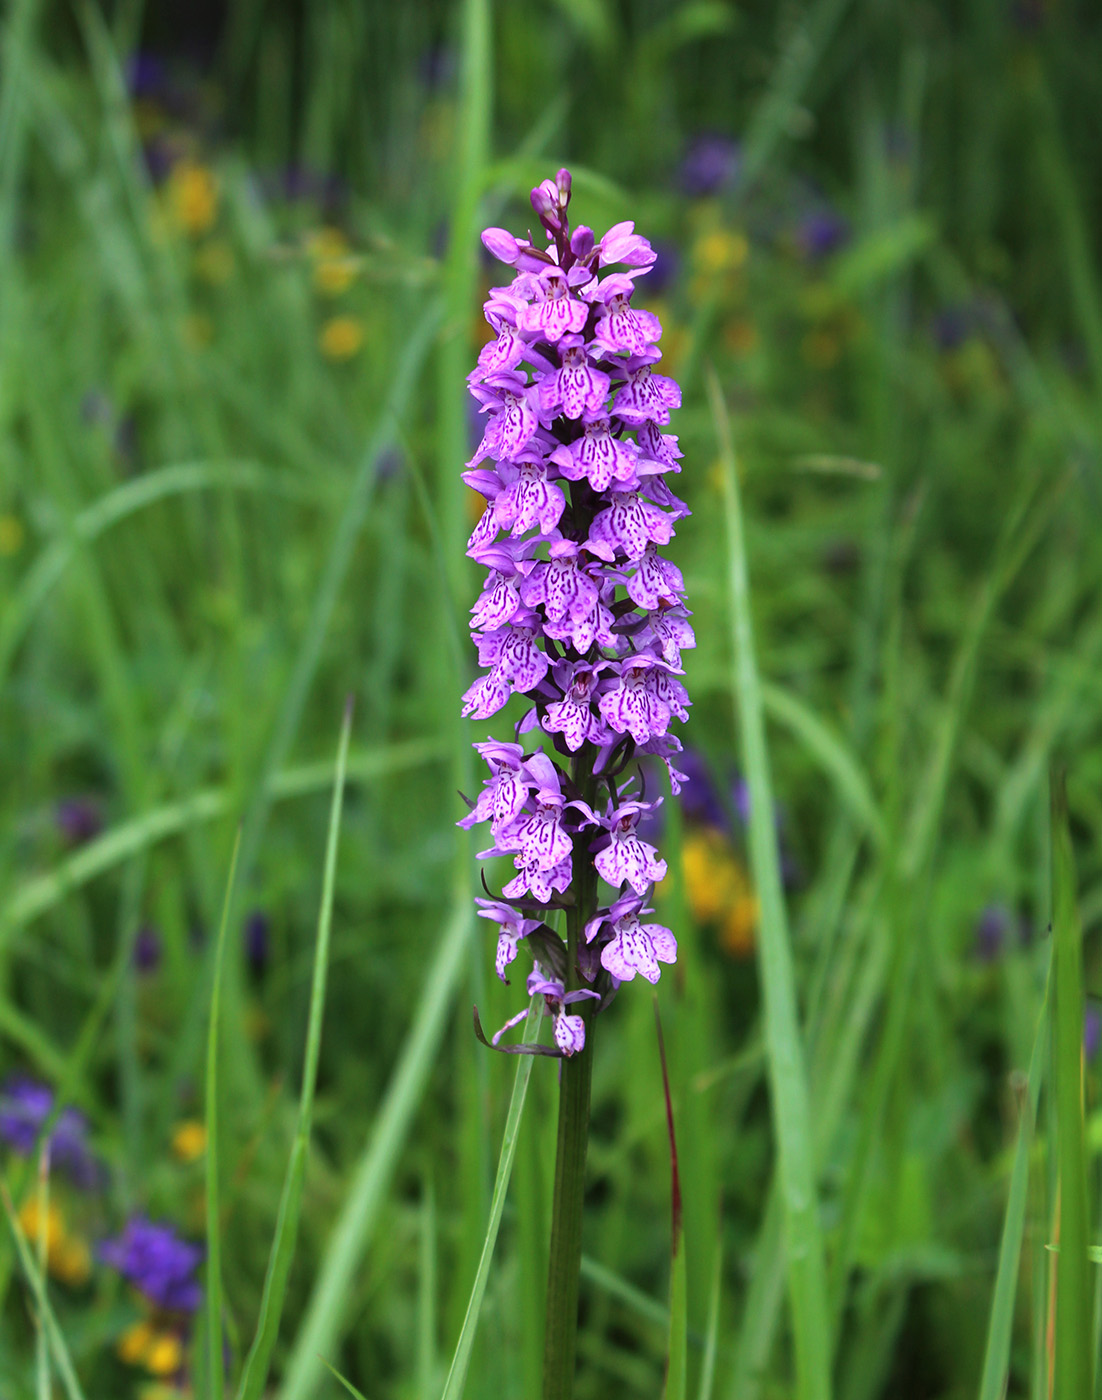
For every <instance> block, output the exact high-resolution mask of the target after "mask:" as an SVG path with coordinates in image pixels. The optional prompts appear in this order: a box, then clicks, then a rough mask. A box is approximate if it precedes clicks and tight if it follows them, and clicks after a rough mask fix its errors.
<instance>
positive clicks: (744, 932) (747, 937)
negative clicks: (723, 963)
mask: <svg viewBox="0 0 1102 1400" xmlns="http://www.w3.org/2000/svg"><path fill="white" fill-rule="evenodd" d="M757 931H758V897H757V895H756V894H754V892H753V891H752V890H751V889H750V886H749V882H747V884H746V889H745V891H744V893H742V894H740V895H738V896H737V897H736V898H735V900H734V902H733V903H732V904H731V907H730V908H729V909H728V910H727V912H726V914H725V915H724V916H723V922H722V923H721V924H720V926H719V941H720V945H721V947H722V948H723V949H724V951H725V952H728V953H730V954H731V956H732V957H734V958H746V957H749V956H750V954H751V953H752V952H753V951H754V935H755V934H756V933H757Z"/></svg>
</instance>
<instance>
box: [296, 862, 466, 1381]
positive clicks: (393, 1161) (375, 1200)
mask: <svg viewBox="0 0 1102 1400" xmlns="http://www.w3.org/2000/svg"><path fill="white" fill-rule="evenodd" d="M473 924H474V915H473V913H472V910H471V902H470V898H469V895H468V891H467V889H466V887H464V888H463V890H462V891H460V892H459V893H458V894H457V898H456V906H455V910H454V912H453V914H452V916H451V919H450V921H449V922H448V925H447V927H446V928H445V930H444V934H443V937H442V938H441V940H440V945H439V947H438V948H437V951H436V957H435V959H434V961H433V963H432V964H431V966H430V967H429V969H428V972H427V974H426V977H425V984H424V992H423V994H422V996H421V1003H420V1006H419V1007H418V1010H417V1016H416V1019H415V1020H414V1023H413V1026H412V1027H411V1028H410V1032H409V1035H408V1036H407V1037H406V1042H405V1045H404V1046H403V1047H402V1053H401V1056H400V1057H399V1060H398V1066H397V1068H396V1069H395V1071H394V1075H393V1078H392V1079H391V1081H390V1086H389V1088H388V1089H387V1093H386V1098H385V1099H384V1100H383V1104H382V1107H381V1108H380V1110H379V1114H378V1117H377V1119H376V1121H375V1127H374V1131H373V1132H372V1134H371V1137H370V1139H369V1141H368V1144H367V1146H366V1148H365V1149H364V1152H363V1155H362V1156H361V1158H360V1161H359V1164H358V1165H357V1166H356V1168H355V1169H354V1171H353V1175H352V1184H351V1186H350V1188H349V1191H348V1195H347V1196H346V1198H345V1202H344V1206H343V1208H342V1210H341V1212H340V1215H339V1216H338V1217H337V1219H336V1221H335V1222H334V1225H333V1230H332V1233H331V1235H330V1240H329V1245H328V1248H327V1249H326V1252H325V1254H324V1256H323V1258H322V1261H321V1266H320V1268H319V1270H318V1276H317V1279H316V1280H315V1283H314V1290H313V1293H312V1295H311V1298H310V1303H309V1306H308V1307H307V1310H306V1315H305V1317H304V1318H303V1322H302V1326H301V1327H300V1329H299V1333H298V1336H297V1337H296V1339H295V1346H294V1350H293V1351H292V1353H291V1357H290V1360H289V1362H288V1365H287V1374H286V1378H285V1380H284V1385H283V1389H282V1391H281V1392H280V1396H281V1400H308V1397H312V1396H313V1394H314V1389H315V1386H316V1384H317V1378H318V1365H319V1361H318V1356H319V1353H321V1352H326V1351H330V1350H331V1349H332V1347H333V1345H334V1343H335V1341H336V1339H337V1337H338V1336H339V1335H340V1331H341V1325H342V1321H343V1318H344V1308H345V1304H346V1302H347V1299H348V1296H349V1293H350V1291H351V1287H352V1279H353V1276H354V1274H355V1272H356V1269H357V1267H358V1266H359V1264H360V1261H361V1259H362V1258H363V1254H364V1251H365V1250H366V1248H367V1246H368V1242H369V1241H370V1239H371V1235H372V1232H373V1231H374V1229H375V1226H376V1224H377V1223H378V1220H379V1214H380V1212H381V1210H382V1207H383V1203H384V1200H385V1198H386V1191H387V1188H388V1186H389V1185H390V1180H391V1177H392V1176H393V1174H394V1169H395V1167H396V1166H397V1164H398V1158H399V1156H400V1154H401V1151H402V1147H403V1145H404V1143H405V1140H406V1135H407V1134H408V1132H409V1129H410V1126H411V1124H412V1122H413V1116H414V1113H415V1112H416V1110H417V1106H418V1104H419V1103H420V1102H421V1097H422V1095H423V1093H424V1091H425V1086H426V1084H427V1082H428V1077H429V1072H430V1070H431V1069H432V1066H433V1062H434V1059H435V1056H436V1048H437V1046H438V1045H439V1043H440V1037H441V1035H442V1034H443V1032H444V1025H445V1023H446V1021H447V1018H448V1015H449V1013H450V1011H451V1006H452V1000H453V997H454V995H455V990H456V987H457V985H458V982H459V977H460V974H461V971H462V969H463V966H464V954H465V953H466V951H467V947H468V944H469V942H470V936H471V929H472V926H473Z"/></svg>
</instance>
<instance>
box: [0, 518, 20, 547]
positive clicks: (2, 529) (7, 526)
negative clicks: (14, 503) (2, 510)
mask: <svg viewBox="0 0 1102 1400" xmlns="http://www.w3.org/2000/svg"><path fill="white" fill-rule="evenodd" d="M25 538H26V531H25V530H24V529H23V522H22V520H20V519H19V517H18V516H17V515H0V555H6V556H8V557H10V556H11V555H13V554H18V553H19V551H20V550H21V549H22V548H23V540H24V539H25Z"/></svg>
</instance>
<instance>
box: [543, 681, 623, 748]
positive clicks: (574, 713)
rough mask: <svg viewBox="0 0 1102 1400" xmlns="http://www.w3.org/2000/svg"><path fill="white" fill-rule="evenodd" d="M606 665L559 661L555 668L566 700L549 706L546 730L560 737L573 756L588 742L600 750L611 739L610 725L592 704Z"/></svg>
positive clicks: (545, 724)
mask: <svg viewBox="0 0 1102 1400" xmlns="http://www.w3.org/2000/svg"><path fill="white" fill-rule="evenodd" d="M607 666H608V662H607V661H599V662H598V663H597V664H596V665H592V664H591V663H590V662H578V663H576V664H571V663H570V662H569V661H560V662H559V663H558V664H557V665H555V666H554V667H553V668H552V675H553V677H554V679H555V683H556V684H557V685H558V686H559V687H560V688H561V689H562V692H563V698H562V699H561V700H556V701H555V702H554V704H551V705H548V707H547V714H546V716H545V718H544V721H543V728H544V730H545V731H546V732H547V733H548V734H561V735H562V737H563V741H564V742H565V744H566V747H567V748H568V749H569V750H570V752H571V753H577V752H578V750H579V749H580V748H581V746H582V745H583V744H586V743H589V744H596V745H597V746H598V747H600V746H601V745H602V744H604V743H607V742H608V741H609V739H610V738H611V734H610V731H609V727H608V725H607V724H606V723H605V721H604V720H603V719H602V718H601V715H600V711H599V710H596V709H595V708H594V705H593V702H594V699H595V698H596V695H597V686H598V684H599V680H600V675H601V672H602V671H603V670H605V669H606V667H607Z"/></svg>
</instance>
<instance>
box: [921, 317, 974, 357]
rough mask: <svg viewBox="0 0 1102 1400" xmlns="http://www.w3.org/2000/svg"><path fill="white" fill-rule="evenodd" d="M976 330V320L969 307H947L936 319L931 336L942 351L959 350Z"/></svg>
mask: <svg viewBox="0 0 1102 1400" xmlns="http://www.w3.org/2000/svg"><path fill="white" fill-rule="evenodd" d="M974 329H975V318H974V315H973V312H972V308H971V307H969V306H945V307H942V309H941V310H940V311H939V312H938V313H937V315H936V316H935V317H934V319H933V322H932V324H931V326H930V334H931V335H932V337H933V341H934V344H935V345H936V346H937V348H938V349H939V350H941V351H945V352H948V351H951V350H959V349H960V347H961V346H962V345H963V344H964V342H965V341H966V340H967V339H968V337H969V336H970V335H971V334H972V333H973V331H974Z"/></svg>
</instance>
